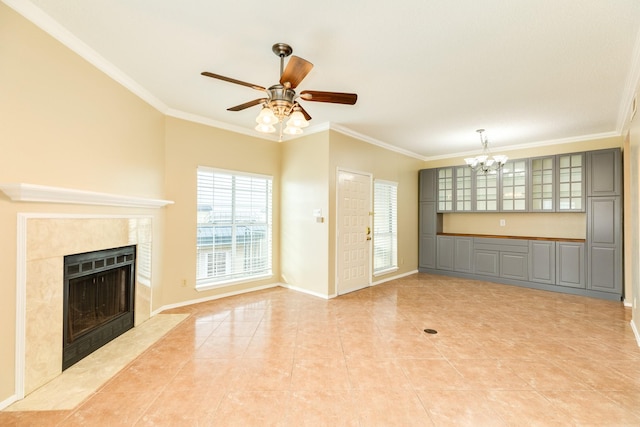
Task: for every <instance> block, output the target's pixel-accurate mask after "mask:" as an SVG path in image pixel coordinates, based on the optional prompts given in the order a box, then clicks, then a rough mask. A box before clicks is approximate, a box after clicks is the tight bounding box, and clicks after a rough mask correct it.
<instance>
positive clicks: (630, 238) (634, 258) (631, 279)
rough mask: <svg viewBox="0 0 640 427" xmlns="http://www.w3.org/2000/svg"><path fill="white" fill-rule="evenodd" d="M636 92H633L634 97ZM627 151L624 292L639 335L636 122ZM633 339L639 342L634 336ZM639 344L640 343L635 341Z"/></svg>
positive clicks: (639, 128)
mask: <svg viewBox="0 0 640 427" xmlns="http://www.w3.org/2000/svg"><path fill="white" fill-rule="evenodd" d="M638 90H640V88H636V93H638ZM626 145H627V146H628V150H626V151H625V153H624V156H625V171H628V175H626V176H625V222H624V224H625V233H624V234H625V256H624V263H625V289H626V288H628V287H631V290H632V291H631V292H632V294H631V295H632V298H631V299H629V298H628V299H627V302H629V303H631V305H632V310H633V318H632V322H633V325H634V327H635V330H636V333H640V306H639V303H640V301H639V299H640V118H639V117H638V115H636V116H635V118H634V120H633V121H632V122H631V123H629V124H628V131H627V141H626ZM636 338H639V337H638V336H636ZM639 344H640V341H639Z"/></svg>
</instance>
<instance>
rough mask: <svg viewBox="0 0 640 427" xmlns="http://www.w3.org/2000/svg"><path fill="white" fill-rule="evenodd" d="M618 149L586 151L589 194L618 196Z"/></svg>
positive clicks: (619, 184)
mask: <svg viewBox="0 0 640 427" xmlns="http://www.w3.org/2000/svg"><path fill="white" fill-rule="evenodd" d="M620 163H621V160H620V150H619V149H617V148H616V149H611V150H598V151H590V152H588V153H587V171H588V176H587V182H588V192H587V194H588V195H589V196H619V195H620V187H621V182H620V181H621V176H620V166H621V165H620Z"/></svg>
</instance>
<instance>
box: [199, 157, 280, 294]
mask: <svg viewBox="0 0 640 427" xmlns="http://www.w3.org/2000/svg"><path fill="white" fill-rule="evenodd" d="M216 177H217V182H216ZM254 184H255V188H256V190H255V191H253V188H254ZM239 186H241V187H239ZM196 187H197V188H196V193H197V195H196V203H197V207H196V210H197V219H196V227H197V232H200V231H203V232H206V234H211V237H210V239H211V244H210V245H201V244H200V243H201V240H197V241H196V253H197V256H196V289H197V290H207V289H213V288H217V287H221V286H228V285H232V284H235V283H242V282H247V281H252V280H258V279H265V278H270V277H272V276H273V267H272V260H273V256H272V250H273V235H272V234H273V218H272V216H273V215H272V211H273V177H271V176H267V175H259V174H252V173H246V172H238V171H229V170H224V169H216V168H211V167H206V166H198V169H197V179H196ZM219 206H224V207H225V208H226V209H224V208H223V209H218V208H217V207H219ZM207 212H208V213H207ZM216 217H217V218H216ZM207 229H208V230H207ZM224 229H227V231H226V232H227V233H230V234H229V236H228V239H229V243H228V245H224V246H226V247H217V245H216V236H217V232H218V231H220V230H224ZM229 230H230V231H229ZM243 230H244V233H245V234H244V235H243V234H242V232H243ZM248 230H250V231H251V233H249V234H247V233H248ZM255 230H259V232H260V233H259V234H258V237H257V239H255V240H254V233H255ZM206 234H205V235H206ZM248 238H249V239H250V241H249V242H247V239H248ZM247 244H248V245H251V248H246V245H247ZM216 249H217V250H216ZM246 256H250V257H252V258H251V259H250V260H247V259H246ZM221 259H224V260H225V262H226V265H225V268H218V264H216V263H219V262H220V260H221ZM203 262H204V263H206V265H202V263H203Z"/></svg>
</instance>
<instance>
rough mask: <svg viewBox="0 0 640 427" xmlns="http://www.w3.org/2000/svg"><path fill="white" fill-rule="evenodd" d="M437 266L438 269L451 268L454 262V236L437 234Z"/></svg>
mask: <svg viewBox="0 0 640 427" xmlns="http://www.w3.org/2000/svg"><path fill="white" fill-rule="evenodd" d="M437 242H438V249H437V251H438V255H437V260H438V261H437V266H438V269H439V270H453V269H454V262H455V237H453V236H438V239H437Z"/></svg>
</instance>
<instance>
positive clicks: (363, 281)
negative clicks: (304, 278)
mask: <svg viewBox="0 0 640 427" xmlns="http://www.w3.org/2000/svg"><path fill="white" fill-rule="evenodd" d="M337 193H338V196H337V198H338V227H337V230H336V231H337V235H338V236H337V239H336V240H337V242H338V245H337V246H338V247H337V258H338V262H337V268H338V272H337V289H338V295H342V294H346V293H347V292H353V291H357V290H358V289H362V288H365V287H367V286H369V284H370V282H371V278H370V270H371V268H370V265H371V260H370V253H371V217H370V215H369V212H370V211H371V176H370V175H365V174H359V173H353V172H346V171H338V189H337Z"/></svg>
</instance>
